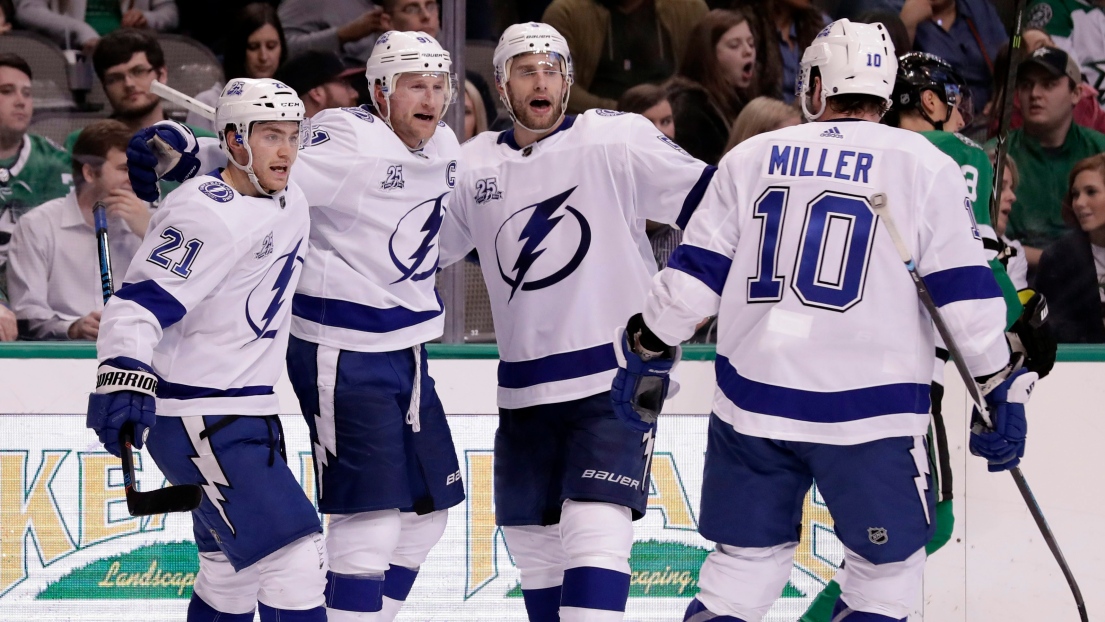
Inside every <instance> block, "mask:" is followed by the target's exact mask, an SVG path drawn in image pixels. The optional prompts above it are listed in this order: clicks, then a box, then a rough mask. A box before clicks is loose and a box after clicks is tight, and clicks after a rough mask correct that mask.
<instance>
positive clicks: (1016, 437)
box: [970, 369, 1039, 473]
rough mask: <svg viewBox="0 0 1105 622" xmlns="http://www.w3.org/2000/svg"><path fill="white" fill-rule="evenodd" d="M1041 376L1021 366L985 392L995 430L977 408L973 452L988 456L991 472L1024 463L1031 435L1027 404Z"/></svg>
mask: <svg viewBox="0 0 1105 622" xmlns="http://www.w3.org/2000/svg"><path fill="white" fill-rule="evenodd" d="M1038 378H1039V376H1038V375H1037V374H1036V372H1031V371H1028V370H1027V369H1018V370H1017V371H1015V372H1013V373H1012V374H1010V375H1009V377H1007V378H1006V379H1005V380H1003V381H1002V382H1001V384H999V385H998V386H996V387H994V388H993V389H992V390H991V391H990V392H989V393H987V394H986V395H985V397H986V406H987V410H988V411H990V421H991V422H992V423H993V428H992V429H991V428H989V427H987V426H986V422H985V421H984V420H983V418H982V415H981V413H979V412H978V409H977V408H976V409H975V410H974V413H973V414H972V416H971V441H970V448H971V453H972V454H974V455H976V456H981V457H983V458H985V459H986V462H987V468H988V469H989V470H990V471H991V472H994V473H996V472H998V471H1007V470H1009V469H1012V468H1014V467H1016V466H1017V465H1019V464H1020V463H1021V458H1022V457H1024V444H1025V439H1026V437H1027V435H1028V421H1027V419H1026V418H1025V415H1024V405H1025V403H1026V402H1028V397H1029V395H1031V394H1032V387H1033V386H1034V385H1035V384H1036V380H1037V379H1038Z"/></svg>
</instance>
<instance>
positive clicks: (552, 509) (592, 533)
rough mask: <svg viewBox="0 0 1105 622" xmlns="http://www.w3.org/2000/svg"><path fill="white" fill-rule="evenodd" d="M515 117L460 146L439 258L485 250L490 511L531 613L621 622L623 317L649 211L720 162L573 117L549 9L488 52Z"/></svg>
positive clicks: (627, 429)
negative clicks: (490, 340)
mask: <svg viewBox="0 0 1105 622" xmlns="http://www.w3.org/2000/svg"><path fill="white" fill-rule="evenodd" d="M494 63H495V74H496V82H497V86H498V89H499V94H500V97H501V99H502V101H503V103H504V105H505V106H506V107H507V110H508V111H509V112H510V114H511V115H512V117H513V119H514V126H513V129H510V130H508V131H505V132H502V133H496V132H485V133H483V134H480V135H479V136H477V137H476V138H473V139H472V140H470V141H469V142H467V143H465V145H464V146H463V147H462V149H461V151H462V161H463V167H462V173H461V176H460V180H459V183H458V186H457V190H456V192H455V193H454V198H453V204H452V207H451V209H450V210H449V213H448V214H447V215H446V219H445V223H444V224H443V228H442V238H441V243H442V264H443V265H445V264H448V263H450V262H452V261H455V260H457V259H459V258H460V257H462V256H464V255H465V254H466V253H468V251H469V250H470V249H472V248H473V247H474V248H476V250H477V251H478V253H479V257H480V264H481V267H482V270H483V275H484V279H485V281H486V283H487V289H488V293H489V294H490V299H491V306H492V312H493V316H494V321H495V335H496V337H497V339H498V345H499V356H500V358H501V362H500V364H499V372H498V379H499V383H498V384H499V388H498V405H499V413H500V415H499V429H498V431H497V432H496V435H495V466H494V469H495V490H494V496H495V516H496V522H497V524H499V525H501V526H502V527H503V533H504V535H505V537H506V543H507V547H508V548H509V549H510V552H511V555H512V557H513V560H514V562H515V563H516V564H517V565H518V568H519V570H520V571H521V582H522V594H523V597H524V600H525V605H526V609H527V612H528V614H529V619H530V620H531V621H534V622H549V621H553V620H558V619H560V620H573V621H576V620H595V621H599V620H601V621H608V620H621V619H622V617H623V615H624V611H625V605H626V599H627V597H628V594H629V586H630V570H629V556H630V549H631V547H632V544H633V527H632V520H633V519H634V518H639V517H641V516H642V515H643V514H644V512H645V510H646V505H647V500H648V492H649V472H650V466H651V457H652V443H653V440H654V433H655V426H653V425H651V424H647V425H640V424H639V422H625V421H622V420H620V419H619V418H618V417H617V416H616V415H615V413H614V410H613V407H612V404H611V400H610V382H611V380H612V379H613V377H614V371H615V369H616V368H617V365H618V364H617V357H616V353H615V349H614V332H615V329H616V328H617V327H618V325H619V324H620V323H621V322H622V321H624V318H625V317H627V316H628V315H630V314H632V313H635V312H638V311H640V310H641V308H642V303H643V300H644V295H645V292H646V291H647V289H648V284H649V279H650V278H651V277H652V275H653V273H655V271H656V268H655V266H656V264H655V261H654V260H653V258H652V252H651V250H650V247H649V244H648V239H647V237H646V236H645V219H646V218H647V219H650V220H654V221H659V222H663V223H672V224H678V225H682V224H683V223H685V222H686V220H687V218H689V216H690V214H691V213H692V212H693V211H694V209H695V208H696V207H697V205H698V202H699V200H700V199H701V197H702V194H703V192H704V191H705V188H706V186H707V185H708V183H709V179H710V177H711V176H712V175H713V172H714V170H715V169H714V167H708V166H706V165H705V164H703V163H702V162H700V161H698V160H695V159H694V158H692V157H691V156H689V155H687V153H686V152H684V151H683V150H682V149H680V148H679V147H678V146H676V145H675V143H673V142H672V141H671V140H670V139H668V138H667V137H665V136H663V135H662V134H660V133H659V132H657V131H656V129H655V127H653V126H652V124H651V123H649V122H648V120H646V119H645V118H643V117H641V116H639V115H623V114H621V113H617V112H612V111H609V110H592V111H589V112H586V113H584V114H581V115H579V116H565V115H564V109H565V108H564V107H565V105H566V102H567V100H568V90H569V88H570V86H571V83H572V63H571V57H570V55H569V51H568V46H567V43H566V41H565V40H564V38H563V37H562V36H561V35H560V34H559V33H558V32H557V31H556V30H555V29H554V28H552V27H550V26H548V25H545V24H538V23H528V24H517V25H514V26H511V27H510V28H508V29H507V30H506V32H505V33H504V34H503V36H502V38H501V39H500V40H499V44H498V47H497V48H496V49H495V54H494Z"/></svg>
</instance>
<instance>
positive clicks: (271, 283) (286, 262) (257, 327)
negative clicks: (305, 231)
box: [246, 239, 303, 341]
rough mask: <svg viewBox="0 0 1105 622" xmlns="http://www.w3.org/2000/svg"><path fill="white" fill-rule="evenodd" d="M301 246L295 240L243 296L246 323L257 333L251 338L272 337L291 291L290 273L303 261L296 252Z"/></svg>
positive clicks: (301, 243) (300, 243) (301, 242)
mask: <svg viewBox="0 0 1105 622" xmlns="http://www.w3.org/2000/svg"><path fill="white" fill-rule="evenodd" d="M302 246H303V240H302V239H301V240H300V241H299V242H296V245H295V248H293V249H292V250H290V251H288V253H287V254H285V255H281V256H279V257H277V258H276V259H275V260H274V261H273V262H272V263H271V264H269V269H268V271H267V272H265V276H264V277H262V278H261V282H259V283H258V284H257V286H256V287H254V288H253V291H251V292H250V293H249V296H247V297H246V321H247V322H249V327H250V328H252V329H253V333H254V334H255V335H257V338H256V339H254V341H256V340H257V339H272V338H274V337H276V332H277V329H276V327H275V326H274V324H275V325H277V326H279V324H280V321H279V320H280V318H281V316H282V314H283V312H284V311H285V305H284V302H285V301H287V300H289V299H290V298H291V296H292V293H293V292H291V291H288V285H289V284H291V281H292V276H293V275H294V274H295V271H296V269H297V268H298V267H299V264H302V263H303V257H302V256H301V255H300V254H299V249H300V248H301V247H302ZM289 306H290V305H289Z"/></svg>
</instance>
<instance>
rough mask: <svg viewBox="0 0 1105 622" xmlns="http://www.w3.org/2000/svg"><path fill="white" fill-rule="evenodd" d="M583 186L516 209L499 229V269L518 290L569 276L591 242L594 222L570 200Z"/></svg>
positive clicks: (511, 285) (585, 254)
mask: <svg viewBox="0 0 1105 622" xmlns="http://www.w3.org/2000/svg"><path fill="white" fill-rule="evenodd" d="M576 188H578V186H576V187H573V188H571V189H570V190H567V191H566V192H562V193H560V194H558V195H556V196H554V197H551V198H548V199H545V200H544V201H541V202H540V203H535V204H533V205H529V206H526V207H523V208H522V209H520V210H518V211H517V212H514V213H513V214H511V215H510V217H509V218H507V219H506V222H504V223H503V225H502V226H501V227H499V232H498V233H497V234H495V258H496V260H497V261H498V263H499V274H500V275H501V276H502V277H503V281H505V282H506V284H507V285H509V286H510V300H513V299H514V294H516V293H517V292H518V290H522V291H534V290H538V289H544V288H546V287H549V286H550V285H555V284H557V283H559V282H560V281H563V280H564V279H566V278H568V276H569V275H570V274H572V272H575V270H576V268H578V267H579V265H580V264H581V263H582V262H583V258H584V257H586V256H587V250H588V249H589V248H590V247H591V225H590V224H588V223H587V219H586V218H584V217H583V214H581V213H579V210H577V209H575V208H574V207H572V206H571V205H568V204H567V201H568V197H569V196H571V194H572V193H573V192H575V189H576Z"/></svg>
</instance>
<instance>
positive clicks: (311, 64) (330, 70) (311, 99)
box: [273, 51, 364, 117]
mask: <svg viewBox="0 0 1105 622" xmlns="http://www.w3.org/2000/svg"><path fill="white" fill-rule="evenodd" d="M362 73H364V69H359V68H356V67H346V66H345V65H344V64H343V63H342V62H341V59H339V58H338V57H337V55H336V54H334V53H333V52H318V51H309V52H304V53H302V54H300V55H298V56H295V57H293V58H291V59H290V60H289V61H288V62H286V63H284V64H283V65H281V66H280V69H277V70H276V75H275V76H273V77H274V78H276V79H277V80H279V81H281V82H283V83H284V84H287V85H288V86H290V87H292V88H293V89H295V92H296V93H298V94H299V99H300V100H302V101H303V107H304V109H305V110H304V114H306V115H307V116H308V117H313V116H315V115H316V114H318V112H319V111H320V110H326V109H327V108H347V107H349V106H356V105H357V91H356V90H355V89H354V88H353V87H352V86H351V85H350V83H349V80H350V78H352V77H353V76H356V75H358V74H362Z"/></svg>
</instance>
